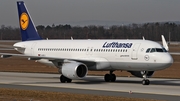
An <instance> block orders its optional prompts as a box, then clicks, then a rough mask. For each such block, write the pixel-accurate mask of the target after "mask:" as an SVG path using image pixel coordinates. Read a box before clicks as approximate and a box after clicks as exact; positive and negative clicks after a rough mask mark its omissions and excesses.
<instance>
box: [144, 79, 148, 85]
mask: <svg viewBox="0 0 180 101" xmlns="http://www.w3.org/2000/svg"><path fill="white" fill-rule="evenodd" d="M142 84H143V85H149V84H150V81H149V80H148V79H145V80H142Z"/></svg>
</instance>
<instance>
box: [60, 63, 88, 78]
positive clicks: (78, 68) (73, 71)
mask: <svg viewBox="0 0 180 101" xmlns="http://www.w3.org/2000/svg"><path fill="white" fill-rule="evenodd" d="M61 72H62V74H63V75H64V76H65V77H67V78H69V79H80V78H83V77H85V76H86V75H87V72H88V68H87V66H86V65H85V64H83V63H80V62H76V61H68V62H65V63H64V64H63V65H62V69H61Z"/></svg>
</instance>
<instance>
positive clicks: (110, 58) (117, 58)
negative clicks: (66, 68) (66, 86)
mask: <svg viewBox="0 0 180 101" xmlns="http://www.w3.org/2000/svg"><path fill="white" fill-rule="evenodd" d="M14 46H15V47H22V48H25V50H24V51H22V50H19V49H18V48H16V49H17V50H18V51H20V52H21V53H23V54H25V55H32V56H43V57H55V58H61V59H67V60H84V61H91V62H94V63H95V64H94V65H92V64H88V62H85V64H86V65H87V67H88V69H89V70H126V71H155V70H161V69H165V68H167V67H169V66H170V65H171V64H172V63H173V59H172V57H171V55H170V54H169V53H168V52H165V51H164V52H161V51H162V50H163V49H164V48H163V47H162V46H161V45H160V44H158V43H156V42H153V41H149V40H37V41H24V42H18V43H16V44H14ZM153 49H156V50H157V51H156V50H155V51H151V50H153ZM161 49H162V50H161ZM147 50H149V51H147ZM39 62H43V63H46V64H49V65H54V64H53V63H52V62H51V61H47V60H44V59H42V60H39Z"/></svg>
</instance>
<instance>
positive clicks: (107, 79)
mask: <svg viewBox="0 0 180 101" xmlns="http://www.w3.org/2000/svg"><path fill="white" fill-rule="evenodd" d="M110 79H111V77H110V74H106V75H105V76H104V80H105V81H106V82H110Z"/></svg>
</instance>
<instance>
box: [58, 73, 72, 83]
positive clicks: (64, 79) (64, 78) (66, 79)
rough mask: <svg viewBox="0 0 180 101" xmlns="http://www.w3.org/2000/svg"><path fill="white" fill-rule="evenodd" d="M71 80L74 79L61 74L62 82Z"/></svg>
mask: <svg viewBox="0 0 180 101" xmlns="http://www.w3.org/2000/svg"><path fill="white" fill-rule="evenodd" d="M71 81H72V79H69V78H67V77H65V76H64V75H61V76H60V82H61V83H65V82H67V83H71Z"/></svg>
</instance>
